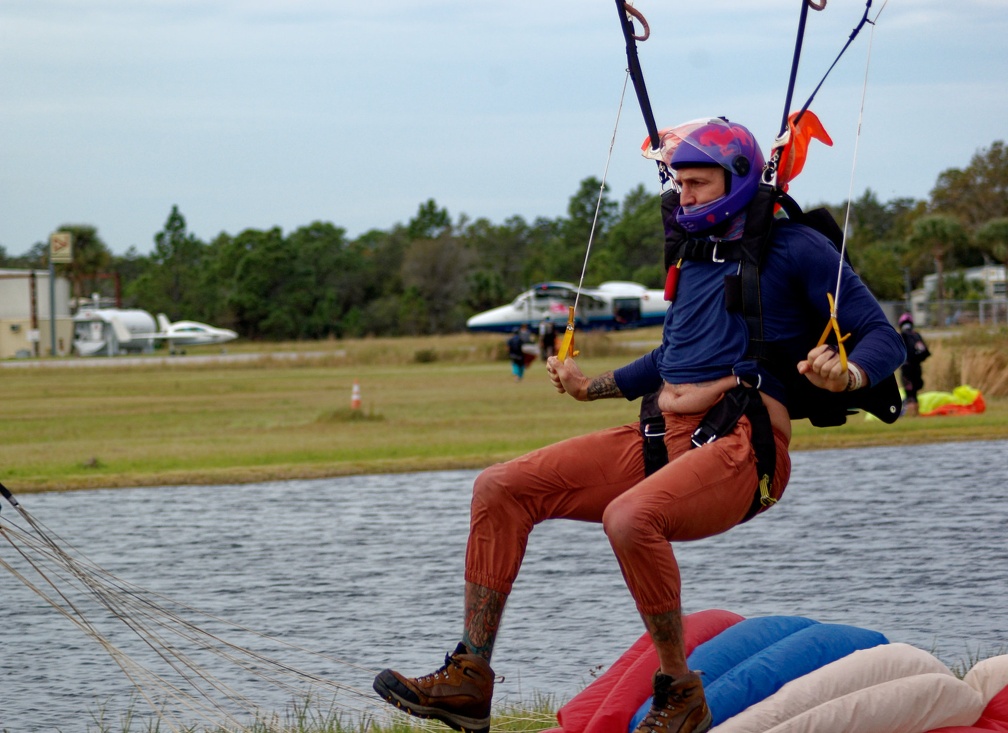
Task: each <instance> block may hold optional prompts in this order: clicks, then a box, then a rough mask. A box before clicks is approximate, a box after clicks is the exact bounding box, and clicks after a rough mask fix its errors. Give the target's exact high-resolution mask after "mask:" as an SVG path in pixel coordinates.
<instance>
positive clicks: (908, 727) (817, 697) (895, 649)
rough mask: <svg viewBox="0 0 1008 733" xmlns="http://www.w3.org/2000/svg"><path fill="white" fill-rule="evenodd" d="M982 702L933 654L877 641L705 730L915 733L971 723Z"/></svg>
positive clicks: (732, 732)
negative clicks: (877, 644)
mask: <svg viewBox="0 0 1008 733" xmlns="http://www.w3.org/2000/svg"><path fill="white" fill-rule="evenodd" d="M939 702H940V703H941V704H938V703H939ZM983 707H984V700H983V699H982V698H981V695H980V694H979V693H978V692H977V691H976V690H974V689H973V688H972V687H970V685H968V684H966V683H965V682H962V681H960V680H959V679H957V678H956V677H955V675H954V674H953V673H952V671H951V670H949V668H948V667H946V666H945V665H944V664H942V662H941V661H939V660H938V659H937V658H935V657H934V656H933V655H931V654H928V653H927V652H925V651H923V650H921V649H918V648H916V647H913V646H910V645H909V644H899V643H895V644H883V645H881V646H877V647H872V648H870V649H863V650H859V651H856V652H853V653H852V654H849V655H848V656H846V657H844V658H842V659H839V660H837V661H835V662H832V663H830V664H827V665H824V666H823V667H820V668H819V669H817V670H815V671H813V672H811V673H809V674H807V675H804V676H802V677H799V678H797V679H795V680H792V681H791V682H789V683H787V684H786V685H784V686H783V687H782V688H781V689H780V690H778V691H777V692H776V693H774V694H773V695H771V696H770V697H768V698H766V699H765V700H763V701H761V702H759V703H757V704H756V705H752V706H750V707H749V708H747V709H746V710H744V711H742V712H741V713H739V714H738V715H736V716H734V717H732V718H729V719H728V720H726V721H725V722H724V723H722V724H721V725H719V726H717V727H715V728H713V729H712V731H713V732H715V733H766V732H767V731H773V733H806V732H807V733H816V732H818V731H824V730H843V731H845V732H847V733H852V732H857V733H875V732H876V731H877V732H878V733H922V732H923V731H928V730H931V729H932V728H937V727H940V726H944V725H969V724H972V723H973V722H975V721H976V720H977V718H979V716H980V714H981V712H982V711H983Z"/></svg>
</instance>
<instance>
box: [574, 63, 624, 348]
mask: <svg viewBox="0 0 1008 733" xmlns="http://www.w3.org/2000/svg"><path fill="white" fill-rule="evenodd" d="M629 81H630V71H629V70H628V71H627V73H626V76H624V77H623V91H622V92H621V93H620V99H619V107H618V108H617V110H616V124H615V125H613V131H612V138H610V140H609V154H608V155H607V156H606V162H605V168H603V170H602V185H601V186H599V195H598V201H596V202H595V216H594V217H592V225H591V231H590V232H589V233H588V246H587V247H586V248H585V256H584V263H583V264H582V265H581V279H579V280H578V286H577V292H575V293H574V305H572V306H570V307H568V309H567V328H566V329H565V330H564V336H563V339H562V340H561V341H560V348H559V350H558V351H557V358H558V359H559V360H560V361H564V360H565V359H566V358H567V357H568V356H577V355H578V352H577V351H576V350H575V349H574V314H575V312H576V311H577V306H578V301H579V300H580V299H581V288H582V287H583V286H584V279H585V273H586V272H587V271H588V257H589V256H590V255H591V247H592V242H593V241H594V239H595V229H596V228H597V226H598V218H599V211H601V209H602V197H603V196H604V195H605V185H606V177H607V176H608V175H609V163H610V162H611V161H612V154H613V148H614V147H615V145H616V131H617V130H619V122H620V117H621V116H622V114H623V100H624V99H626V90H627V84H628V83H629Z"/></svg>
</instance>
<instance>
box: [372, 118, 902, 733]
mask: <svg viewBox="0 0 1008 733" xmlns="http://www.w3.org/2000/svg"><path fill="white" fill-rule="evenodd" d="M676 129H677V130H680V131H681V132H682V142H681V143H680V144H678V146H676V147H674V149H672V148H670V149H669V151H668V159H667V160H665V161H664V162H665V163H666V164H667V165H668V167H669V168H671V169H672V171H673V175H674V178H675V182H676V184H677V187H678V190H679V201H678V205H676V206H675V207H674V208H672V207H670V211H672V212H674V214H673V215H672V216H670V217H666V222H665V226H666V237H667V239H670V240H677V239H678V240H681V241H684V242H687V243H689V242H693V243H695V244H694V245H691V246H692V247H693V250H694V252H693V254H692V255H691V256H694V257H696V258H697V259H690V258H688V257H687V258H686V259H685V260H684V261H682V262H681V267H679V266H676V265H673V267H674V269H675V272H674V273H673V274H674V275H675V276H677V277H678V281H677V285H676V286H675V290H676V292H675V293H674V294H673V293H671V292H669V290H670V288H667V292H668V294H669V299H670V300H671V303H670V305H669V308H668V311H667V314H666V318H665V325H664V329H663V335H662V342H661V345H660V346H658V347H657V348H655V349H654V350H653V351H652V352H650V353H649V354H646V355H645V356H642V357H641V358H639V359H637V360H635V361H633V362H631V363H629V364H627V365H625V366H623V367H620V368H619V369H616V370H615V371H609V372H606V373H604V374H600V375H598V376H596V377H593V378H589V377H588V376H586V375H584V374H583V373H582V371H581V369H580V367H579V366H578V364H577V363H576V361H575V360H574V359H573V358H567V359H565V360H564V361H561V360H559V359H558V358H557V357H556V356H553V357H550V358H549V360H548V366H547V371H548V374H549V378H550V380H551V381H552V383H553V386H554V387H555V388H556V390H557V392H559V393H561V394H562V393H566V394H569V395H571V396H572V397H574V398H575V399H577V400H579V401H592V400H597V399H604V398H613V397H623V398H626V399H628V400H635V399H637V398H639V397H645V396H647V395H652V397H651V398H646V399H645V400H644V401H643V405H648V404H651V405H655V406H656V408H657V410H655V411H654V415H652V416H651V417H650V422H649V423H648V424H650V425H651V433H650V435H651V436H652V440H651V441H650V442H649V441H648V440H647V439H643V440H642V432H643V431H642V424H643V422H642V424H637V423H634V424H629V425H623V426H620V427H614V428H609V429H606V430H602V431H599V432H595V433H591V434H589V435H584V436H581V437H576V438H572V439H569V440H565V441H563V442H560V443H557V444H555V445H551V446H548V447H545V448H541V449H539V450H536V451H533V452H532V453H529V454H527V455H524V456H521V457H519V458H515V459H513V460H511V461H508V462H506V463H499V464H496V465H493V466H490V467H489V468H487V469H486V470H484V471H483V472H482V473H480V474H479V476H478V477H477V478H476V481H475V484H474V487H473V498H472V505H471V515H470V531H469V539H468V544H467V548H466V555H465V591H464V598H465V606H464V609H465V610H464V617H463V628H462V637H461V641H460V642H459V643H458V646H457V647H456V648H455V649H454V651H452V652H450V653H449V654H448V655H447V656H446V658H445V664H444V666H442V667H440V668H439V669H437V670H436V671H434V672H432V673H430V674H427V675H424V676H421V677H416V678H411V677H406V676H405V675H402V674H400V673H398V672H394V671H392V670H390V669H386V670H384V671H382V672H381V673H380V674H379V675H378V676H377V677H376V678H375V681H374V688H375V690H376V691H377V692H378V693H379V694H380V695H381V696H382V697H383V698H384V699H385V700H387V701H388V702H390V703H392V704H394V705H396V706H397V707H399V708H401V709H403V710H405V711H406V712H409V713H411V714H413V715H417V716H420V717H428V718H436V719H439V720H441V721H443V722H445V723H447V724H448V725H449V726H451V727H452V728H454V729H456V730H463V731H476V732H482V731H487V730H489V725H490V709H491V699H492V695H493V687H494V679H495V677H494V672H493V670H492V669H491V667H490V659H491V655H492V652H493V650H494V642H495V640H496V637H497V632H498V630H499V629H500V624H501V619H502V615H503V612H504V606H505V603H506V601H507V598H508V595H509V594H510V592H511V589H512V584H513V583H514V581H515V578H516V577H517V574H518V571H519V568H520V567H521V563H522V559H523V556H524V552H525V547H526V543H527V540H528V536H529V533H530V532H531V530H532V528H533V527H534V526H535V525H536V524H538V523H539V522H542V521H544V520H547V519H556V518H566V519H576V520H581V521H590V522H598V523H601V524H602V527H603V529H604V531H605V533H606V535H607V537H608V538H609V542H610V544H611V546H612V549H613V552H614V553H615V555H616V558H617V560H618V562H619V565H620V570H621V571H622V574H623V578H624V580H625V582H626V585H627V587H628V589H629V590H630V593H631V595H632V597H633V599H634V601H635V603H636V607H637V610H638V611H639V613H640V615H641V618H642V619H643V622H644V626H645V628H646V629H647V631H648V633H649V634H650V636H651V639H652V641H653V643H654V646H655V649H656V651H657V653H658V659H659V662H660V667H659V669H658V670H656V671H655V674H654V678H653V687H654V702H653V705H652V707H651V710H650V712H649V714H648V715H647V716H646V717H645V718H644V719H643V721H642V722H641V723H640V725H639V726H638V728H637V733H658V732H662V733H664V732H666V731H676V732H677V733H700V732H702V731H706V730H708V729H709V728H710V726H711V713H710V710H709V708H708V706H707V702H706V699H705V697H704V691H703V685H702V680H701V677H700V676H699V675H698V674H697V673H696V672H694V671H691V670H690V669H689V668H688V666H687V662H686V651H685V648H684V643H683V630H682V616H681V597H680V591H681V582H680V575H679V567H678V565H677V563H676V559H675V555H674V553H673V549H672V545H671V544H670V543H674V542H684V541H687V540H697V539H701V538H704V537H710V536H712V535H716V534H719V533H721V532H725V531H727V530H728V529H730V528H732V527H734V526H735V525H737V524H739V523H741V522H743V521H746V520H748V519H749V518H751V517H752V516H755V515H756V514H759V513H761V512H763V511H765V510H767V509H768V508H769V507H771V506H773V505H774V504H775V503H776V502H777V501H778V500H779V499H780V498H781V497H782V495H783V493H784V489H785V486H786V485H787V482H788V479H789V476H790V469H791V464H790V457H789V454H788V446H789V442H790V438H791V419H792V415H793V414H796V413H797V412H798V411H797V409H796V408H797V407H798V406H797V405H796V404H794V401H793V400H789V395H790V394H791V391H790V388H789V387H788V385H789V384H791V383H794V382H800V381H802V380H806V381H807V383H808V384H810V385H812V386H814V387H815V388H818V390H823V391H826V392H830V393H842V392H844V391H857V390H862V389H866V388H868V387H869V386H871V385H874V384H877V383H879V382H880V381H881V380H883V379H884V378H887V377H888V376H889V375H891V374H893V373H894V372H895V370H896V369H897V368H898V367H899V366H900V365H901V364H902V363H903V359H904V348H903V342H902V340H901V338H900V336H899V334H898V333H897V332H896V331H895V329H894V328H893V327H892V326H891V325H890V324H889V322H888V321H887V319H886V317H885V314H884V313H883V312H882V310H881V308H880V306H879V304H878V303H877V301H876V300H875V298H874V297H873V296H872V295H871V293H870V292H869V291H868V289H867V288H866V287H865V286H864V284H863V283H862V282H861V280H860V278H859V277H858V276H857V274H856V273H854V271H853V270H852V269H851V268H850V267H849V266H848V265H847V264H846V263H844V262H842V261H841V260H840V258H839V257H838V253H837V250H836V249H835V248H834V247H833V245H832V244H831V243H830V242H829V240H828V239H827V238H826V237H825V236H824V235H822V234H820V233H819V232H817V231H815V230H813V229H812V228H810V227H808V226H805V225H803V224H799V223H796V222H790V221H788V222H774V223H773V225H772V229H770V230H769V231H770V235H771V236H770V239H769V241H770V244H769V245H768V246H767V250H766V253H765V259H764V260H763V263H764V264H763V265H762V267H761V268H760V269H759V271H758V281H759V290H760V292H761V293H762V294H763V295H762V299H761V302H762V320H761V327H762V330H763V335H764V337H765V341H766V342H768V345H769V354H764V355H761V356H759V357H756V356H753V353H752V351H751V348H752V345H751V342H750V334H749V327H747V324H746V320H745V317H744V316H743V313H742V312H741V309H740V308H739V307H738V305H739V303H738V301H739V300H740V299H742V300H744V298H745V296H741V295H739V292H738V290H739V282H740V272H741V269H740V263H739V261H737V260H732V259H730V258H726V257H723V256H722V255H724V254H725V252H726V251H728V250H730V249H731V247H732V246H733V245H734V244H735V243H740V244H744V243H746V242H749V241H752V237H753V232H751V231H750V230H749V229H748V228H747V226H746V224H747V221H748V220H750V219H751V220H753V221H756V220H757V219H758V217H757V216H756V215H755V213H754V212H755V209H754V207H755V206H756V203H755V202H756V201H757V199H758V197H757V191H758V189H759V184H760V179H761V175H762V172H763V168H764V165H765V163H764V159H763V156H762V154H761V152H760V149H759V146H758V144H757V142H756V140H755V138H754V137H753V135H752V134H751V133H750V132H749V130H748V129H746V128H745V127H743V126H742V125H740V124H737V123H732V122H728V121H727V120H724V119H723V118H714V119H710V120H705V121H698V122H697V123H691V124H687V125H684V126H681V127H680V128H676ZM673 203H674V202H673ZM767 226H768V227H770V226H771V225H770V224H768V225H767ZM756 234H759V232H757V233H756ZM763 241H766V240H765V239H764V240H763ZM838 267H842V268H843V269H842V272H841V275H842V278H841V280H840V282H841V286H840V289H839V293H838V298H839V300H840V301H842V303H843V310H842V312H840V313H839V314H837V318H838V321H839V326H840V328H841V330H842V331H843V332H844V333H846V332H850V334H851V336H850V338H849V340H848V341H847V342H846V343H847V344H849V346H848V347H847V349H848V352H849V357H850V358H849V359H845V358H843V356H844V355H843V354H842V353H841V352H840V350H839V349H838V348H837V346H834V345H830V344H822V345H819V346H815V347H812V348H810V345H811V344H813V343H815V337H816V336H817V335H818V334H819V332H820V331H821V329H822V326H823V323H826V322H828V320H829V318H830V316H831V312H830V308H829V304H828V302H827V299H826V297H825V294H826V293H829V292H831V289H832V288H833V287H834V286H835V285H836V282H837V268H838ZM671 281H672V280H671V279H670V282H671ZM810 334H812V336H811V340H810ZM764 346H767V344H764ZM740 411H741V412H742V413H743V414H741V415H739V414H738V413H739V412H740ZM646 412H647V411H646V410H645V409H643V406H642V421H643V420H645V419H646V417H647V416H646V414H645V413H646ZM655 419H657V421H658V422H657V424H656V423H655V422H654V420H655ZM656 435H657V436H659V437H658V445H659V450H658V451H657V453H656V451H655V450H654V447H655V444H654V440H653V438H654V436H656Z"/></svg>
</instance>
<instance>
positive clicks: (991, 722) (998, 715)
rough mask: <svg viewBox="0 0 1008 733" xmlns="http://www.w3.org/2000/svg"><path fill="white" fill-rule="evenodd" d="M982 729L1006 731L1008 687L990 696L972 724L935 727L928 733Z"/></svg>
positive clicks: (974, 732)
mask: <svg viewBox="0 0 1008 733" xmlns="http://www.w3.org/2000/svg"><path fill="white" fill-rule="evenodd" d="M982 731H988V733H989V732H990V731H995V732H996V733H1008V687H1006V688H1004V689H1003V690H1001V692H999V693H998V694H996V695H995V696H994V697H992V698H991V701H990V702H989V703H987V707H986V708H984V711H983V715H981V716H980V719H979V720H978V721H977V722H975V723H974V724H973V725H965V726H961V725H952V726H948V727H946V728H935V729H934V730H931V731H929V732H928V733H982Z"/></svg>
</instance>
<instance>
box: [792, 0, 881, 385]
mask: <svg viewBox="0 0 1008 733" xmlns="http://www.w3.org/2000/svg"><path fill="white" fill-rule="evenodd" d="M888 3H889V0H885V1H884V2H883V3H882V7H881V8H879V11H878V13H876V14H875V17H874V18H873V19H872V20H868V21H867V22H868V24H869V25H871V32H870V33H869V34H868V51H867V56H866V58H865V71H864V80H863V81H862V84H861V105H860V107H859V109H858V121H857V130H856V131H855V134H854V156H853V158H852V160H851V174H850V184H849V187H848V190H847V210H846V212H845V214H844V225H843V237H842V239H841V242H840V265H839V266H838V267H837V279H836V289H835V290H834V292H833V293H832V294H831V293H827V294H826V297H827V299H828V300H829V306H830V321H829V323H828V324H827V325H826V330H824V331H823V335H822V338H820V339H819V344H820V345H821V344H823V343H824V342H825V341H826V338H827V337H828V336H829V334H830V332H831V331H832V332H833V333H834V334H835V335H836V339H837V352H838V353H839V355H840V364H841V366H842V367H843V368H844V369H847V351H846V349H845V348H844V345H843V342H844V341H846V340H847V337H848V336H850V334H847V335H846V336H841V335H840V324H839V322H838V321H837V316H838V314H839V310H840V281H841V279H842V277H843V261H844V257H845V255H846V253H847V232H848V227H849V226H850V217H851V209H852V208H853V200H854V172H855V170H856V169H857V155H858V144H859V143H860V141H861V125H862V123H863V121H864V105H865V95H866V93H867V91H868V70H869V68H870V67H871V51H872V44H873V42H874V40H875V23H876V22H877V21H878V19H879V16H880V15H882V11H883V10H885V6H886V5H887V4H888ZM868 4H869V6H870V5H871V2H870V1H869V3H868ZM867 17H868V11H867V9H866V10H865V19H867ZM864 23H865V20H864V19H863V20H862V21H861V24H859V25H858V29H857V30H859V29H860V27H861V25H863V24H864ZM857 30H855V33H856V32H857ZM851 38H852V39H853V35H852V36H851ZM835 63H836V62H834V64H835ZM831 68H832V67H831ZM810 101H811V100H810ZM807 107H808V105H807V104H806V108H807ZM802 111H804V109H803V110H802Z"/></svg>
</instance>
